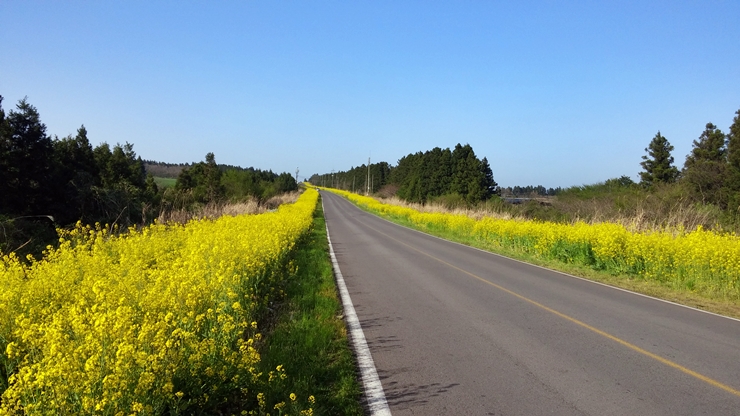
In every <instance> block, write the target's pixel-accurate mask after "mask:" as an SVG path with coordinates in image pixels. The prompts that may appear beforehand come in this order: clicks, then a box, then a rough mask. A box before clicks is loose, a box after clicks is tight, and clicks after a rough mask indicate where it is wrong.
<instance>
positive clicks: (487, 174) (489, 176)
mask: <svg viewBox="0 0 740 416" xmlns="http://www.w3.org/2000/svg"><path fill="white" fill-rule="evenodd" d="M480 167H481V172H482V173H483V183H482V184H481V185H482V187H483V189H484V197H483V199H490V198H491V197H492V196H494V195H499V189H498V184H497V183H496V181H495V180H493V171H492V170H491V165H490V164H488V158H486V157H484V158H483V160H482V161H481V164H480Z"/></svg>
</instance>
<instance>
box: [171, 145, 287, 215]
mask: <svg viewBox="0 0 740 416" xmlns="http://www.w3.org/2000/svg"><path fill="white" fill-rule="evenodd" d="M297 189H298V184H297V183H296V180H295V178H294V177H293V176H292V175H290V174H289V173H285V172H284V173H281V174H279V175H278V174H276V173H273V172H272V171H271V170H268V171H264V170H260V169H254V168H251V167H250V168H241V167H238V166H229V165H218V164H217V163H216V157H215V156H214V154H213V153H208V154H207V155H206V160H205V161H204V162H198V163H195V164H193V165H192V166H189V167H185V168H183V169H182V170H181V172H180V174H179V175H178V176H177V183H176V184H175V190H176V191H177V192H179V194H180V195H181V196H182V195H186V196H187V198H186V200H187V201H188V203H200V204H205V203H209V202H212V201H223V200H228V201H231V202H235V201H239V200H242V199H245V198H248V197H255V198H257V199H259V200H261V201H265V200H268V199H270V198H271V197H273V196H275V195H278V194H281V193H284V192H290V191H295V190H297Z"/></svg>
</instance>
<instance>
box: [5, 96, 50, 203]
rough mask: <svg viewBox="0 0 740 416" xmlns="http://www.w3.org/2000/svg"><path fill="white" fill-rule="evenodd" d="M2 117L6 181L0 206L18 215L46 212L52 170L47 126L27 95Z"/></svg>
mask: <svg viewBox="0 0 740 416" xmlns="http://www.w3.org/2000/svg"><path fill="white" fill-rule="evenodd" d="M3 118H4V122H3V123H2V124H3V126H2V127H0V130H2V132H0V133H1V136H0V157H2V160H0V170H3V171H4V174H5V178H4V179H5V181H4V183H3V188H2V190H3V194H2V198H1V199H2V202H0V209H1V210H2V211H3V212H6V213H13V214H19V215H22V214H39V213H41V214H46V213H47V211H48V208H49V202H50V192H49V189H50V187H51V184H50V179H51V173H52V171H51V166H52V141H51V138H50V137H49V136H47V135H46V125H45V124H43V123H42V122H41V118H40V117H39V113H38V111H37V110H36V107H34V106H32V105H31V104H29V103H28V100H27V99H26V98H24V99H22V100H20V101H19V102H18V104H17V105H16V110H10V112H9V114H8V116H7V117H4V116H3Z"/></svg>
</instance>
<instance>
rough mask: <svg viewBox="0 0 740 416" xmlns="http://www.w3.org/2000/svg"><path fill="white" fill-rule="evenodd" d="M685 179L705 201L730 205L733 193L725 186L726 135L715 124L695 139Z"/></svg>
mask: <svg viewBox="0 0 740 416" xmlns="http://www.w3.org/2000/svg"><path fill="white" fill-rule="evenodd" d="M682 176H683V181H685V182H686V184H687V185H688V186H689V188H690V189H691V190H692V192H693V194H694V196H695V197H696V198H697V199H699V200H700V201H701V202H702V203H708V204H716V205H718V206H720V207H722V208H725V207H727V203H728V200H729V192H728V189H727V187H726V186H725V180H726V179H727V176H728V169H727V146H726V143H725V135H724V133H722V131H721V130H720V129H718V128H717V126H715V125H714V124H712V123H707V125H706V128H705V130H704V131H703V132H702V134H701V136H699V139H698V140H694V147H693V149H692V150H691V153H690V154H689V155H688V156H687V157H686V163H685V164H684V169H683V175H682Z"/></svg>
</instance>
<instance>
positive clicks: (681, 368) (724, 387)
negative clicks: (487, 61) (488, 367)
mask: <svg viewBox="0 0 740 416" xmlns="http://www.w3.org/2000/svg"><path fill="white" fill-rule="evenodd" d="M360 222H362V221H360ZM365 225H366V226H369V225H368V224H365ZM371 228H372V227H371ZM373 230H374V231H376V232H378V233H380V234H382V235H384V236H386V237H388V238H390V239H391V240H393V241H395V242H397V243H399V244H402V245H404V246H406V247H408V248H410V249H411V250H414V251H416V252H417V253H419V254H423V255H425V256H427V257H429V258H431V259H434V260H436V261H438V262H440V263H442V264H444V265H446V266H448V267H450V268H452V269H455V270H457V271H459V272H462V273H464V274H466V275H468V276H470V277H472V278H475V279H477V280H479V281H481V282H483V283H486V284H488V285H490V286H493V287H495V288H496V289H498V290H500V291H502V292H505V293H508V294H510V295H512V296H514V297H516V298H519V299H521V300H523V301H525V302H527V303H530V304H532V305H534V306H537V307H538V308H541V309H543V310H545V311H547V312H550V313H551V314H553V315H556V316H559V317H561V318H563V319H565V320H567V321H569V322H572V323H574V324H576V325H579V326H581V327H583V328H586V329H588V330H589V331H592V332H594V333H597V334H599V335H601V336H602V337H604V338H607V339H610V340H612V341H614V342H616V343H618V344H621V345H623V346H625V347H627V348H629V349H631V350H633V351H636V352H638V353H640V354H642V355H645V356H647V357H650V358H652V359H654V360H656V361H658V362H660V363H663V364H665V365H667V366H669V367H673V368H675V369H676V370H679V371H681V372H682V373H684V374H688V375H690V376H692V377H694V378H697V379H699V380H701V381H703V382H705V383H707V384H710V385H712V386H714V387H717V388H720V389H722V390H724V391H726V392H728V393H731V394H734V395H735V396H738V397H740V390H736V389H734V388H732V387H730V386H728V385H726V384H723V383H720V382H719V381H717V380H714V379H712V378H709V377H707V376H705V375H703V374H700V373H697V372H696V371H694V370H690V369H688V368H686V367H684V366H682V365H680V364H677V363H674V362H673V361H671V360H668V359H665V358H663V357H661V356H659V355H657V354H653V353H652V352H650V351H647V350H644V349H642V348H640V347H638V346H637V345H634V344H631V343H629V342H627V341H625V340H623V339H621V338H618V337H616V336H614V335H612V334H610V333H608V332H604V331H602V330H600V329H598V328H595V327H593V326H591V325H589V324H587V323H585V322H582V321H579V320H578V319H575V318H573V317H571V316H568V315H566V314H564V313H562V312H558V311H556V310H555V309H552V308H550V307H547V306H545V305H543V304H541V303H539V302H537V301H534V300H532V299H530V298H528V297H526V296H522V295H520V294H518V293H516V292H514V291H512V290H509V289H507V288H505V287H503V286H500V285H498V284H496V283H493V282H491V281H489V280H486V279H484V278H482V277H480V276H478V275H476V274H474V273H471V272H469V271H467V270H465V269H461V268H460V267H457V266H455V265H454V264H451V263H448V262H446V261H444V260H442V259H440V258H438V257H435V256H433V255H431V254H429V253H427V252H424V251H422V250H419V249H418V248H416V247H413V246H411V245H409V244H407V243H404V242H403V241H401V240H398V239H396V238H393V237H391V236H390V235H388V234H386V233H384V232H382V231H378V230H376V229H374V228H373Z"/></svg>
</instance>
